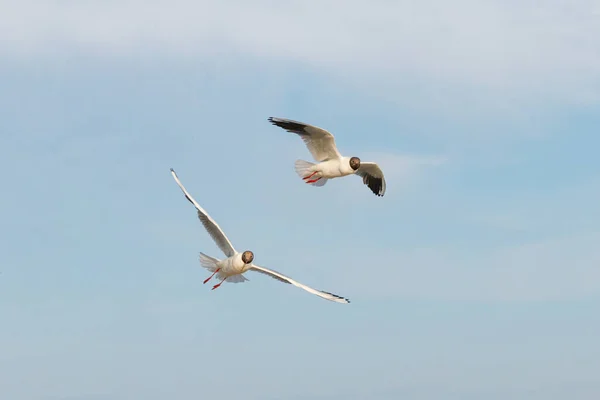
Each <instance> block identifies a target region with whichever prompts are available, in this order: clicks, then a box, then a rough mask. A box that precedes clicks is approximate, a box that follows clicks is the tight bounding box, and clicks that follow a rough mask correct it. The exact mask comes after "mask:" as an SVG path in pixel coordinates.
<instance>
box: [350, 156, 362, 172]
mask: <svg viewBox="0 0 600 400" xmlns="http://www.w3.org/2000/svg"><path fill="white" fill-rule="evenodd" d="M350 168H352V169H353V170H355V171H356V170H357V169H359V168H360V158H358V157H351V158H350Z"/></svg>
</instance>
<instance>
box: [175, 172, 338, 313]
mask: <svg viewBox="0 0 600 400" xmlns="http://www.w3.org/2000/svg"><path fill="white" fill-rule="evenodd" d="M171 175H173V178H174V179H175V182H177V185H178V186H179V188H180V189H181V190H182V191H183V194H184V195H185V198H186V199H188V201H189V202H190V203H192V204H193V205H194V207H196V210H198V218H199V219H200V222H202V225H204V228H205V229H206V231H207V232H208V234H209V235H210V237H211V238H212V239H213V240H214V241H215V243H216V244H217V246H218V247H219V248H220V249H221V251H222V252H223V253H224V254H225V256H227V258H226V259H224V260H219V259H216V258H213V257H210V256H207V255H206V254H204V253H202V252H200V265H201V266H202V267H204V268H206V269H207V270H209V271H210V272H212V275H211V276H209V277H208V278H206V279H205V280H204V282H203V283H206V282H208V281H209V280H210V279H211V278H212V277H213V276H215V275H217V278H218V279H220V280H221V282H220V283H218V284H216V285H214V286H213V288H212V290H215V289H216V288H218V287H219V286H221V284H222V283H223V282H225V281H227V282H231V283H239V282H245V281H247V280H248V279H247V278H246V277H245V276H244V275H243V273H244V272H246V271H255V272H259V273H261V274H265V275H269V276H270V277H272V278H275V279H277V280H279V281H281V282H283V283H289V284H292V285H294V286H297V287H299V288H301V289H304V290H306V291H307V292H310V293H312V294H316V295H317V296H319V297H322V298H324V299H326V300H330V301H335V302H336V303H346V304H347V303H350V300H348V299H346V298H344V297H341V296H338V295H336V294H333V293H329V292H325V291H322V290H316V289H313V288H311V287H308V286H306V285H303V284H302V283H300V282H296V281H295V280H293V279H292V278H289V277H287V276H285V275H283V274H282V273H279V272H277V271H273V270H271V269H267V268H265V267H260V266H258V265H256V264H253V263H252V261H254V253H253V252H252V251H250V250H246V251H244V252H242V253H240V252H238V251H237V250H236V249H235V248H234V247H233V245H232V244H231V241H230V240H229V239H228V238H227V236H226V235H225V233H224V232H223V230H222V229H221V227H219V225H218V224H217V223H216V222H215V220H214V219H212V218H211V217H210V215H208V213H207V212H206V211H205V210H204V209H203V208H202V207H200V204H198V202H196V200H194V198H193V197H192V196H191V195H190V194H189V193H188V191H187V190H186V189H185V187H184V186H183V184H182V183H181V181H180V180H179V178H178V177H177V174H176V173H175V171H174V170H173V168H171Z"/></svg>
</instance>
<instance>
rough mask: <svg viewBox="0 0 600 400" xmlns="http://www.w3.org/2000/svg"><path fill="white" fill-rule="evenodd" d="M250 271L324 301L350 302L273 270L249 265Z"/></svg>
mask: <svg viewBox="0 0 600 400" xmlns="http://www.w3.org/2000/svg"><path fill="white" fill-rule="evenodd" d="M250 271H256V272H260V273H261V274H265V275H269V276H270V277H272V278H275V279H277V280H278V281H280V282H283V283H290V284H292V285H294V286H297V287H299V288H301V289H304V290H306V291H307V292H310V293H312V294H316V295H317V296H319V297H322V298H324V299H326V300H330V301H335V302H336V303H344V304H347V303H350V300H348V299H346V298H343V297H341V296H338V295H337V294H333V293H329V292H324V291H322V290H316V289H313V288H311V287H308V286H306V285H303V284H302V283H300V282H296V281H295V280H293V279H292V278H289V277H287V276H285V275H283V274H282V273H279V272H277V271H273V270H271V269H268V268H264V267H259V266H258V265H256V264H252V265H251V267H250Z"/></svg>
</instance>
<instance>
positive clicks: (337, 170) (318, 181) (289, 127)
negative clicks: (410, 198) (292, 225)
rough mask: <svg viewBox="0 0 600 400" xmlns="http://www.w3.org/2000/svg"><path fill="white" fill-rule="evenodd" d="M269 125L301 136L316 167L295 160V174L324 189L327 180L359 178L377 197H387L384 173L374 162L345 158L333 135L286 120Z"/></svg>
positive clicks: (281, 119)
mask: <svg viewBox="0 0 600 400" xmlns="http://www.w3.org/2000/svg"><path fill="white" fill-rule="evenodd" d="M269 122H271V123H272V124H273V125H276V126H278V127H280V128H283V129H285V130H286V131H288V132H292V133H296V134H298V135H299V136H300V137H301V138H302V140H303V141H304V143H305V144H306V147H308V150H309V151H310V153H311V154H312V156H313V158H314V159H315V160H316V161H318V163H317V164H315V163H311V162H308V161H304V160H296V164H295V167H296V173H297V174H298V175H299V176H300V177H301V178H302V179H303V180H304V181H305V182H306V183H307V184H310V185H313V186H323V185H325V184H326V183H327V180H328V179H333V178H339V177H342V176H346V175H352V174H356V175H358V176H360V177H362V178H363V183H364V184H365V185H367V186H368V187H369V189H371V191H372V192H373V193H375V194H376V195H377V196H383V195H384V194H385V178H384V177H383V171H382V170H381V168H379V166H378V165H377V164H376V163H374V162H362V161H360V158H358V157H344V156H342V155H341V154H340V152H339V151H338V149H337V148H336V146H335V139H334V137H333V135H332V134H331V133H329V132H328V131H326V130H325V129H322V128H319V127H317V126H313V125H308V124H305V123H303V122H298V121H293V120H291V119H286V118H277V117H269Z"/></svg>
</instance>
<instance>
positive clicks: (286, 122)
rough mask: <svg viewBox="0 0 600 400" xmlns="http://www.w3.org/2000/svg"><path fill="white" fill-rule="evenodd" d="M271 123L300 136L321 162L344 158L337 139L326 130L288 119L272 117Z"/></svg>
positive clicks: (315, 157) (314, 156)
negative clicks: (338, 147) (337, 145)
mask: <svg viewBox="0 0 600 400" xmlns="http://www.w3.org/2000/svg"><path fill="white" fill-rule="evenodd" d="M269 122H271V123H272V124H273V125H276V126H278V127H280V128H283V129H285V130H286V131H288V132H291V133H296V134H297V135H299V136H300V137H301V138H302V140H303V141H304V144H305V145H306V147H307V148H308V151H310V153H311V154H312V156H313V158H314V159H315V160H317V161H319V162H321V161H325V160H335V159H339V158H341V157H342V155H341V154H340V152H339V151H338V149H337V147H336V145H335V138H334V137H333V135H332V134H331V133H329V132H328V131H326V130H325V129H322V128H319V127H318V126H314V125H309V124H305V123H303V122H298V121H294V120H291V119H287V118H276V117H270V118H269Z"/></svg>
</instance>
